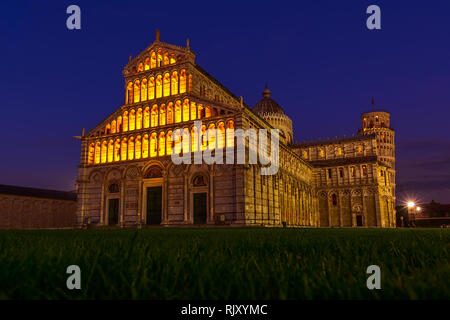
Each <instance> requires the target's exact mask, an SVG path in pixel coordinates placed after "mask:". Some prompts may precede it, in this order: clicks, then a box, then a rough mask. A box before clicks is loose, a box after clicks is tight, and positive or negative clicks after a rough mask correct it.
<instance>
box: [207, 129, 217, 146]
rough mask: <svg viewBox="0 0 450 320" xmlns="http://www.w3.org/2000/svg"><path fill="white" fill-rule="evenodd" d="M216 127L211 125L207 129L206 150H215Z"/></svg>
mask: <svg viewBox="0 0 450 320" xmlns="http://www.w3.org/2000/svg"><path fill="white" fill-rule="evenodd" d="M215 128H216V126H215V125H214V123H211V124H210V125H209V127H208V148H209V149H210V150H214V149H215V148H216V130H214V129H215Z"/></svg>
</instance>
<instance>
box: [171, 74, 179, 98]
mask: <svg viewBox="0 0 450 320" xmlns="http://www.w3.org/2000/svg"><path fill="white" fill-rule="evenodd" d="M174 94H178V72H176V71H174V72H173V73H172V95H174Z"/></svg>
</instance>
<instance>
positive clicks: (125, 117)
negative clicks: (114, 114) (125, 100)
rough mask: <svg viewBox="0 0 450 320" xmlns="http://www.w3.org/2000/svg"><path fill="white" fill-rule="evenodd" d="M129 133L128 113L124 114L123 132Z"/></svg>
mask: <svg viewBox="0 0 450 320" xmlns="http://www.w3.org/2000/svg"><path fill="white" fill-rule="evenodd" d="M127 131H128V111H125V112H124V113H123V132H127Z"/></svg>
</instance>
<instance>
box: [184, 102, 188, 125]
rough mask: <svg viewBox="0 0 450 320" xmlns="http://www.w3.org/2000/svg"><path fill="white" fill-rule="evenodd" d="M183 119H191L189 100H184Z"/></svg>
mask: <svg viewBox="0 0 450 320" xmlns="http://www.w3.org/2000/svg"><path fill="white" fill-rule="evenodd" d="M183 121H189V100H188V99H185V100H184V102H183Z"/></svg>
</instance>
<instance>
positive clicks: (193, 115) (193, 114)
mask: <svg viewBox="0 0 450 320" xmlns="http://www.w3.org/2000/svg"><path fill="white" fill-rule="evenodd" d="M195 119H197V106H196V104H195V102H194V101H191V120H195Z"/></svg>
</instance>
